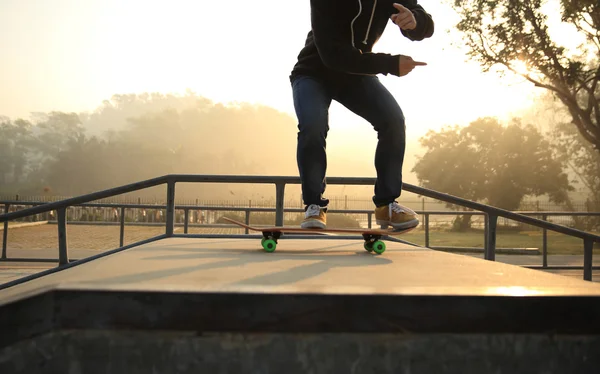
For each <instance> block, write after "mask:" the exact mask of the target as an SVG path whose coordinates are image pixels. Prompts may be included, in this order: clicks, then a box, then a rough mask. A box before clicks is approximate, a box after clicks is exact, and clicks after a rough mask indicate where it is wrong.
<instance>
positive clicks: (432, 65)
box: [0, 0, 539, 138]
mask: <svg viewBox="0 0 600 374" xmlns="http://www.w3.org/2000/svg"><path fill="white" fill-rule="evenodd" d="M420 3H421V4H422V5H423V6H424V7H425V8H426V10H427V11H429V12H430V13H431V14H432V16H433V18H434V20H435V22H436V33H435V34H434V36H433V37H432V38H431V39H428V40H426V41H423V42H411V41H409V40H408V39H406V38H404V37H403V36H402V35H401V33H400V31H399V30H398V29H397V27H396V26H395V25H393V24H391V23H390V24H389V25H388V28H387V29H386V32H385V34H384V36H383V38H382V39H381V40H380V42H379V43H378V44H377V45H376V51H382V52H388V53H402V54H406V55H410V56H412V57H413V58H414V59H416V60H421V61H425V62H427V63H428V66H425V67H417V68H416V69H415V70H413V72H412V73H411V74H410V75H409V76H406V77H402V78H398V77H392V76H389V77H382V78H381V79H382V81H383V82H384V84H385V85H386V86H387V87H388V88H389V89H390V90H391V91H392V93H393V94H394V96H395V97H396V98H397V100H398V101H399V102H400V105H401V106H402V108H403V110H404V112H405V115H406V117H407V130H408V135H409V137H411V138H414V137H417V136H421V135H423V134H424V133H425V132H426V131H427V130H428V129H430V128H433V129H438V128H440V127H441V126H443V125H446V124H455V123H462V124H467V123H468V122H469V121H470V120H473V119H475V118H477V117H479V116H485V115H492V116H501V117H504V116H506V115H509V114H510V113H514V112H516V111H518V110H520V109H523V108H526V107H527V106H529V105H530V104H531V100H532V98H533V97H534V96H533V95H534V94H535V93H537V92H539V91H535V90H534V89H533V87H532V86H531V85H530V84H528V83H523V80H522V79H504V80H501V79H500V78H498V77H497V76H496V75H494V74H483V73H480V72H479V71H480V70H479V67H478V66H477V65H476V64H475V63H471V62H469V63H467V62H465V60H466V57H465V56H466V55H465V53H464V52H465V51H464V50H460V49H459V48H458V47H453V46H450V41H451V40H454V41H458V42H460V35H458V34H457V33H455V32H454V33H453V32H451V33H450V34H448V33H447V31H448V30H452V28H453V26H454V25H455V23H456V21H457V17H456V14H454V13H453V12H452V11H451V9H450V8H449V6H448V5H446V4H445V3H444V2H443V1H442V0H422V1H420ZM309 27H310V19H309V1H308V0H285V1H284V0H253V1H240V0H230V1H208V0H170V1H166V0H143V1H142V0H118V1H117V0H83V1H82V0H0V48H1V51H2V58H0V115H7V116H9V117H13V118H14V117H29V113H30V112H33V111H50V110H61V111H77V112H79V111H86V110H93V109H95V108H96V107H97V106H98V105H100V104H101V102H102V100H105V99H109V98H110V97H111V96H112V95H113V94H117V93H120V94H125V93H141V92H144V91H158V92H163V93H167V92H172V93H182V94H183V93H184V92H185V90H186V89H191V90H192V91H194V92H196V93H197V94H199V95H202V96H205V97H208V98H210V99H212V100H215V101H219V102H230V101H246V102H251V103H261V104H266V105H269V106H272V107H275V108H277V109H279V110H282V111H285V112H288V113H290V114H292V115H293V113H294V112H293V105H292V96H291V88H290V84H289V79H288V75H289V73H290V70H291V69H292V66H293V65H294V63H295V61H296V57H297V54H298V52H299V51H300V48H301V47H302V46H303V44H304V40H305V37H306V33H307V32H308V30H309ZM331 121H332V130H334V129H336V128H338V129H344V132H345V129H348V130H350V131H349V132H346V134H349V135H350V136H351V135H352V134H353V132H352V130H353V129H355V130H356V129H361V130H359V131H356V132H354V134H360V133H361V132H362V131H365V130H364V129H365V128H367V129H368V131H371V129H370V128H368V127H367V126H368V124H366V122H363V120H362V119H360V118H358V117H356V116H355V115H354V114H352V113H349V112H348V111H347V110H346V109H345V108H343V107H341V106H340V105H339V104H337V103H334V104H333V106H332V112H331Z"/></svg>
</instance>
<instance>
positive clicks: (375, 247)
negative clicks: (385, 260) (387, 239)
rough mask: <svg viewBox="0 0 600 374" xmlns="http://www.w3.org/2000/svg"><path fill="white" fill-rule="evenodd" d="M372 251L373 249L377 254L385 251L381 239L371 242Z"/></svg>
mask: <svg viewBox="0 0 600 374" xmlns="http://www.w3.org/2000/svg"><path fill="white" fill-rule="evenodd" d="M373 251H375V253H377V254H378V255H380V254H382V253H383V252H385V243H384V242H382V241H381V240H378V241H376V242H375V243H373Z"/></svg>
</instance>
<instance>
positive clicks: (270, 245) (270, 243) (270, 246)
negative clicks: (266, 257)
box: [262, 239, 277, 252]
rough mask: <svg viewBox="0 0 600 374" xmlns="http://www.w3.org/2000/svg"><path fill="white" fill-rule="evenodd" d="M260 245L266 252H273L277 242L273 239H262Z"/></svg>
mask: <svg viewBox="0 0 600 374" xmlns="http://www.w3.org/2000/svg"><path fill="white" fill-rule="evenodd" d="M262 246H263V248H264V250H265V251H266V252H274V251H275V248H276V247H277V243H276V242H275V240H273V239H267V240H264V239H263V243H262Z"/></svg>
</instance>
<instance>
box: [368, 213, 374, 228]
mask: <svg viewBox="0 0 600 374" xmlns="http://www.w3.org/2000/svg"><path fill="white" fill-rule="evenodd" d="M367 225H368V227H369V228H370V229H371V228H373V213H372V212H369V213H367Z"/></svg>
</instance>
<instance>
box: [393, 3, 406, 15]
mask: <svg viewBox="0 0 600 374" xmlns="http://www.w3.org/2000/svg"><path fill="white" fill-rule="evenodd" d="M394 8H396V9H397V10H398V12H400V13H404V12H410V10H408V8H406V7H405V6H403V5H402V4H398V3H394Z"/></svg>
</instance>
